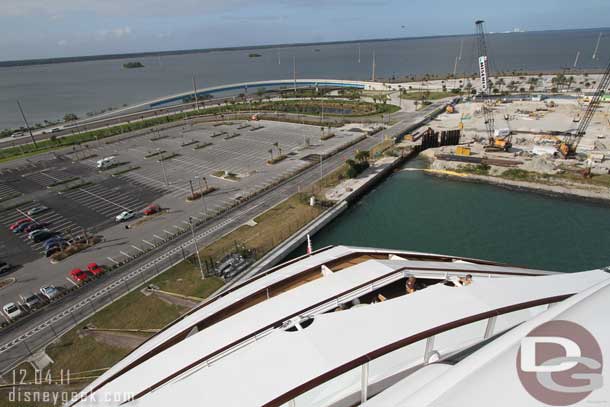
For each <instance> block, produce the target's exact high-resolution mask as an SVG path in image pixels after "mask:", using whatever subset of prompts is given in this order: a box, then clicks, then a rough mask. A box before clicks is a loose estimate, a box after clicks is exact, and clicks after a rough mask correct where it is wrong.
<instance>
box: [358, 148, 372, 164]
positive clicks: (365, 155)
mask: <svg viewBox="0 0 610 407" xmlns="http://www.w3.org/2000/svg"><path fill="white" fill-rule="evenodd" d="M370 155H371V153H370V152H368V151H367V150H358V151H356V154H355V156H354V158H356V160H357V161H359V162H364V161H368V159H369V157H370Z"/></svg>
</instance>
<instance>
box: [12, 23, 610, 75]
mask: <svg viewBox="0 0 610 407" xmlns="http://www.w3.org/2000/svg"><path fill="white" fill-rule="evenodd" d="M596 30H610V27H593V28H569V29H550V30H532V31H527V30H524V31H502V32H490V33H489V34H488V35H509V34H528V33H545V32H556V31H566V32H569V31H596ZM473 35H474V34H473V33H469V34H439V35H420V36H413V37H386V38H369V39H356V40H337V41H322V42H295V43H279V44H259V45H240V46H230V47H212V48H190V49H177V50H165V51H141V52H124V53H110V54H90V55H77V56H68V57H47V58H29V59H13V60H4V61H3V60H0V67H15V66H27V65H47V64H60V63H71V62H81V61H92V60H111V59H125V58H135V57H150V56H164V55H188V54H200V53H201V54H203V53H208V52H218V51H220V52H223V51H240V50H254V49H274V48H284V47H307V46H312V45H336V44H357V43H370V42H385V41H397V40H418V39H426V38H450V37H471V36H473Z"/></svg>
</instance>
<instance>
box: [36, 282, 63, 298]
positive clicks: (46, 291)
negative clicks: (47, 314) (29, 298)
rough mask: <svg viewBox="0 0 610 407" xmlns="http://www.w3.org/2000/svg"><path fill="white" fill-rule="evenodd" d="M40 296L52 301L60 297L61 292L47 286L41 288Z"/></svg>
mask: <svg viewBox="0 0 610 407" xmlns="http://www.w3.org/2000/svg"><path fill="white" fill-rule="evenodd" d="M40 294H42V296H43V297H45V298H46V299H48V300H49V301H51V300H53V299H55V298H57V297H59V294H60V292H59V290H58V289H57V287H55V286H54V285H45V286H44V287H40Z"/></svg>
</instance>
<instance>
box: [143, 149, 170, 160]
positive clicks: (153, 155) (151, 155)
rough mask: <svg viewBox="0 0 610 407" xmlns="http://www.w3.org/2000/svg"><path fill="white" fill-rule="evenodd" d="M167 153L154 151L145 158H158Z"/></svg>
mask: <svg viewBox="0 0 610 407" xmlns="http://www.w3.org/2000/svg"><path fill="white" fill-rule="evenodd" d="M164 153H167V151H165V150H159V151H153V152H152V153H148V154H146V155H145V156H144V158H152V157H156V156H158V155H159V154H164Z"/></svg>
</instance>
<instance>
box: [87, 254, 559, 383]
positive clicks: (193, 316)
mask: <svg viewBox="0 0 610 407" xmlns="http://www.w3.org/2000/svg"><path fill="white" fill-rule="evenodd" d="M390 253H392V254H394V255H395V254H398V255H404V256H417V257H425V258H427V259H430V261H410V260H392V261H390V260H376V261H374V263H368V264H367V265H364V266H363V265H362V264H359V265H355V266H351V267H349V270H350V272H349V273H343V272H342V273H331V274H330V275H329V276H327V277H328V278H324V279H323V280H320V281H312V282H310V283H309V284H306V285H303V286H301V287H298V289H294V290H291V291H289V292H287V293H284V294H282V295H280V296H277V297H274V298H271V299H270V300H267V301H264V302H262V303H260V304H257V305H256V306H254V307H252V308H250V309H246V310H244V311H242V312H240V313H238V314H236V315H234V316H232V317H230V318H227V319H226V320H223V321H220V322H219V323H217V324H214V325H212V326H211V327H209V328H207V329H205V331H204V332H205V335H203V336H202V335H201V334H202V333H196V334H194V335H192V332H193V331H192V330H193V327H194V326H195V325H196V324H197V323H198V322H200V321H202V320H205V319H206V318H208V317H210V316H212V315H214V314H216V313H218V312H222V311H223V310H224V309H226V308H227V307H230V306H231V305H233V304H237V303H239V302H240V301H243V300H244V299H247V298H248V297H250V296H252V295H255V294H256V293H258V292H261V290H265V289H266V288H267V287H270V286H272V285H273V284H276V283H279V282H282V281H285V280H287V279H289V278H292V277H294V276H296V275H298V274H299V273H302V272H304V271H306V270H311V269H316V268H317V269H320V267H321V266H322V265H324V264H329V263H330V262H332V261H335V260H340V259H343V258H349V256H355V255H363V254H364V255H368V254H370V255H384V256H386V258H387V257H388V256H389V255H390ZM451 258H452V257H451V256H443V255H437V254H428V253H418V252H407V251H399V250H381V249H371V248H359V247H347V246H336V247H330V248H327V249H324V250H320V251H319V252H317V253H315V254H314V255H311V256H306V257H303V258H300V259H298V260H297V261H293V262H288V263H286V264H283V265H280V266H277V267H274V268H273V269H271V270H269V271H267V272H265V273H263V275H259V276H256V277H254V278H252V279H250V280H248V281H246V282H245V283H242V284H241V285H237V286H234V287H233V288H232V291H229V292H225V293H223V294H222V295H221V296H217V297H215V298H214V299H212V300H211V301H208V302H205V303H204V304H203V305H202V306H200V307H198V308H197V309H195V310H194V311H191V312H190V313H189V314H187V315H186V316H185V317H183V318H182V319H181V320H179V321H177V322H176V323H174V324H173V325H171V326H169V327H168V328H166V329H164V330H163V331H162V332H160V333H159V334H157V335H155V336H154V337H152V338H151V339H149V340H148V341H147V342H145V343H144V344H143V345H142V346H140V347H139V348H137V349H136V350H134V351H133V352H131V353H130V354H129V355H127V356H126V357H125V358H124V359H123V360H121V361H120V362H119V363H117V364H116V365H115V366H113V367H112V368H111V369H109V370H108V371H107V372H106V373H104V374H103V375H102V376H101V377H99V378H98V379H96V380H95V381H94V382H93V383H92V384H90V385H89V386H87V387H86V388H85V389H84V390H83V391H82V392H81V394H82V395H86V394H89V393H90V392H91V391H102V392H113V393H114V392H117V391H118V392H123V391H126V390H127V389H128V390H129V391H132V392H134V393H135V394H138V393H139V392H140V391H143V390H145V389H147V388H148V387H149V386H150V385H151V383H152V384H154V383H156V382H157V381H159V380H163V379H165V378H166V377H167V375H168V372H170V373H175V372H178V371H180V370H181V369H184V368H185V367H188V366H189V365H190V364H192V363H193V362H194V361H196V360H199V359H201V358H205V357H206V356H207V355H210V354H212V353H214V352H217V351H218V350H219V349H221V348H222V347H223V346H225V345H227V344H230V343H232V342H234V341H237V340H240V339H242V338H244V337H245V336H248V335H252V334H253V333H256V332H257V331H258V330H260V329H262V328H264V327H266V326H267V325H268V324H272V323H274V322H276V321H279V320H282V319H286V318H288V317H290V316H291V315H292V314H294V313H298V312H299V311H300V310H304V309H306V308H307V307H310V306H311V305H312V304H316V303H318V302H321V301H324V300H325V299H329V298H332V297H334V296H337V295H339V294H340V293H342V292H344V291H347V290H349V289H351V288H353V287H356V286H358V285H361V284H365V283H366V282H369V281H372V280H375V279H376V278H379V277H380V276H383V275H384V274H386V273H390V272H392V271H394V270H398V269H404V268H408V269H409V270H411V271H412V272H417V273H423V274H426V273H428V272H429V273H436V274H437V275H438V273H439V272H440V273H442V272H445V271H446V272H456V273H457V272H460V271H462V272H463V271H467V272H471V273H476V272H484V273H498V275H500V276H502V275H507V274H510V273H514V274H520V275H521V274H530V275H539V274H545V273H548V272H544V271H540V270H531V269H525V268H519V267H509V266H495V265H491V264H484V265H482V264H476V263H475V262H482V263H490V262H484V261H480V260H474V259H462V260H459V261H457V262H447V261H446V260H447V259H451ZM434 259H438V260H439V261H432V260H434ZM441 260H444V261H441ZM371 261H373V260H371ZM439 270H440V271H439ZM189 332H190V333H191V336H189V337H188V338H186V339H183V340H181V341H179V342H178V343H177V344H175V345H173V346H172V347H171V352H170V351H169V350H166V351H164V352H159V351H158V350H157V348H159V347H162V346H164V344H165V343H167V342H168V341H170V340H172V338H176V337H180V336H181V335H182V336H185V335H186V334H188V333H189ZM152 354H155V355H156V356H155V357H154V358H151V357H150V355H152ZM119 377H120V380H115V379H116V378H119Z"/></svg>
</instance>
